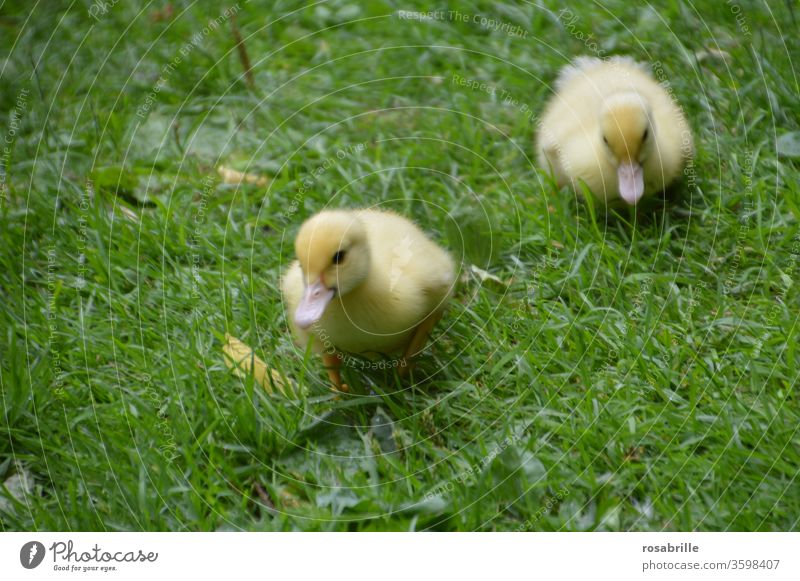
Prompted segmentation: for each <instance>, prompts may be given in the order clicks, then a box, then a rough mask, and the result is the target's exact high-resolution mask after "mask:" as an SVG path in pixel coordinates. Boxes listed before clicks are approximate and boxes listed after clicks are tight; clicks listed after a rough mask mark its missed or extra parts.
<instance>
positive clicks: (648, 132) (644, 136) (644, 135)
mask: <svg viewBox="0 0 800 581" xmlns="http://www.w3.org/2000/svg"><path fill="white" fill-rule="evenodd" d="M648 135H650V128H649V127H647V128H646V129H645V130H644V133H642V141H646V140H647V137H648Z"/></svg>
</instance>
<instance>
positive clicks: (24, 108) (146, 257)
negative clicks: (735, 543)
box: [0, 0, 800, 530]
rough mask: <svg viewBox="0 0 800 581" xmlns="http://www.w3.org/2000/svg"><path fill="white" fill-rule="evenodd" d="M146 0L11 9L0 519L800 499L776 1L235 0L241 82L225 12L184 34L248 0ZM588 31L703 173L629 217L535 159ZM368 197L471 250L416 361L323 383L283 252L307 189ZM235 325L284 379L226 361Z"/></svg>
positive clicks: (612, 509) (669, 515) (736, 519)
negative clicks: (548, 107) (405, 13)
mask: <svg viewBox="0 0 800 581" xmlns="http://www.w3.org/2000/svg"><path fill="white" fill-rule="evenodd" d="M134 4H136V3H130V5H129V4H128V3H122V2H120V3H118V4H116V5H114V6H111V7H109V8H108V11H107V13H106V14H102V15H99V17H98V19H97V20H95V19H93V18H91V17H90V15H89V13H88V11H89V9H90V7H91V6H92V5H91V4H89V2H88V1H86V0H83V1H81V2H74V3H70V2H61V3H58V2H38V3H36V4H35V6H34V5H32V4H31V3H28V2H18V3H15V2H4V3H0V30H2V34H1V35H0V39H2V40H0V43H2V57H3V58H1V59H0V80H1V82H0V107H2V115H1V116H0V118H2V120H3V122H2V125H0V127H1V128H2V130H3V138H5V137H7V136H12V135H11V134H12V133H13V136H12V137H13V139H11V141H12V142H13V144H11V145H9V146H8V147H9V149H8V150H7V151H8V153H7V154H6V155H4V158H3V160H4V161H3V166H4V167H7V176H6V177H5V178H4V180H5V182H6V183H7V186H8V187H7V189H6V190H5V193H4V196H3V200H2V206H1V208H0V221H1V223H0V245H2V248H3V252H2V253H1V254H0V261H2V262H0V293H1V294H2V297H3V299H2V306H0V321H2V323H1V324H0V329H1V330H2V335H1V336H0V352H2V367H0V388H1V391H0V395H1V396H2V397H1V398H0V407H1V408H2V414H0V434H2V435H0V483H2V482H6V484H7V487H8V486H10V487H11V488H12V490H11V491H7V490H6V489H5V488H6V487H0V498H2V499H3V500H0V524H2V529H3V530H19V529H36V530H50V529H70V530H91V529H99V530H219V529H246V530H297V529H302V530H422V529H433V530H515V529H519V528H522V529H525V530H687V529H692V530H694V529H697V530H788V529H792V530H797V529H798V528H800V527H799V526H798V515H800V481H798V478H797V474H798V469H799V467H800V437H799V436H800V434H798V426H800V403H799V401H798V377H800V375H799V374H800V371H799V370H798V366H799V365H800V352H799V351H798V343H799V342H798V337H799V336H800V333H798V304H799V303H798V301H799V300H800V293H798V289H800V264H798V260H800V226H799V222H798V220H799V219H800V196H798V191H799V189H800V188H799V187H798V181H799V179H800V171H798V163H799V162H798V159H797V157H793V155H794V156H796V155H797V154H798V152H797V151H796V148H795V150H794V151H792V149H791V147H792V144H791V143H790V142H789V140H790V139H791V136H790V137H783V136H785V135H786V134H791V133H792V132H796V131H798V130H800V127H798V117H797V107H798V81H797V71H796V70H795V69H794V68H793V63H794V62H796V60H797V59H798V57H800V49H798V45H797V43H796V41H795V40H794V38H795V37H796V30H797V18H798V17H800V14H798V11H797V10H796V9H794V8H793V6H792V3H791V2H788V1H787V2H786V3H781V2H772V3H769V5H768V4H766V3H761V2H745V1H744V0H742V2H741V6H739V5H734V4H720V3H718V2H710V1H701V2H695V3H683V2H677V1H668V2H662V3H659V4H661V6H660V7H658V8H657V9H653V8H641V7H634V6H631V5H629V3H627V2H623V1H618V0H614V1H610V0H609V1H605V0H604V1H603V2H600V3H599V4H597V5H593V4H592V5H591V6H590V5H589V4H586V5H585V6H584V5H581V6H580V7H575V8H572V9H571V10H572V12H573V14H574V16H575V17H577V19H572V18H571V17H570V19H567V18H565V17H564V15H562V18H561V20H559V18H558V16H557V10H558V8H556V9H554V10H553V11H548V10H545V9H542V8H539V7H536V6H535V5H533V4H526V3H521V4H520V5H511V4H496V3H494V2H491V3H490V2H474V3H472V2H465V3H462V4H461V5H460V6H459V7H458V8H455V7H451V8H449V9H450V10H458V11H459V12H460V13H461V14H465V15H469V16H470V17H471V15H480V16H485V17H487V18H492V19H495V20H498V21H500V22H503V23H509V25H511V26H519V27H520V28H521V29H522V30H523V31H524V32H525V34H524V35H521V36H509V35H508V34H505V33H504V32H503V31H502V30H496V31H492V30H489V29H487V28H484V27H482V26H481V25H480V23H475V22H472V21H471V18H469V19H468V20H469V21H468V22H463V21H461V20H462V19H455V18H454V19H445V20H434V21H430V22H419V21H411V20H403V19H400V18H398V16H397V12H396V11H397V10H415V9H425V8H422V6H423V5H424V3H418V2H409V3H399V2H374V3H369V4H368V5H367V6H364V5H361V4H358V3H355V2H325V3H322V4H319V5H315V6H310V7H305V8H304V7H303V4H302V3H296V4H295V3H285V2H278V3H276V5H275V6H274V7H273V8H271V9H266V8H260V7H257V6H255V3H253V4H252V5H251V4H245V3H242V4H241V6H240V9H239V10H238V15H237V21H238V26H239V28H240V29H241V34H242V37H243V38H244V39H245V41H244V42H245V44H246V47H247V52H248V54H249V57H250V60H251V61H252V66H253V81H254V82H253V84H252V86H250V85H249V83H248V82H247V80H246V78H245V77H244V76H243V74H242V73H243V68H242V63H241V61H240V58H239V55H238V53H237V50H236V47H235V44H236V42H235V40H234V37H233V35H232V34H231V28H230V22H229V21H225V22H223V23H222V24H221V25H220V26H219V27H217V28H216V29H215V30H211V29H209V30H208V33H207V34H204V32H203V27H204V26H207V23H208V21H209V20H213V19H216V18H219V17H220V15H221V14H222V13H223V11H224V10H225V8H226V7H228V6H231V5H233V3H231V4H223V5H219V4H217V3H213V2H207V3H203V4H189V3H187V2H173V3H172V6H173V7H174V12H173V14H172V16H171V17H169V16H168V15H167V16H168V17H166V18H158V16H159V14H157V10H163V9H164V8H165V6H166V3H164V2H154V3H152V5H149V6H146V7H145V8H143V9H142V10H141V12H139V11H138V10H139V9H138V8H134V7H133V5H134ZM550 4H554V3H550ZM555 4H557V3H555ZM95 6H97V5H95ZM734 6H736V7H735V8H734ZM441 8H442V9H443V10H445V11H446V10H448V8H445V7H441ZM737 9H738V11H737ZM96 12H97V9H95V13H96ZM161 14H162V15H164V14H163V13H161ZM737 15H738V16H739V22H738V23H737ZM223 18H224V17H223ZM590 32H592V33H593V34H594V39H598V40H599V44H598V45H597V47H598V48H599V49H602V50H604V51H606V54H626V55H631V56H633V57H635V58H637V59H639V60H641V61H643V62H648V63H654V62H656V61H659V62H660V63H661V67H662V68H663V75H664V79H662V80H667V81H668V82H669V84H670V87H671V90H672V91H673V92H674V94H675V96H676V97H677V98H678V99H679V101H680V102H681V104H682V105H683V107H684V108H685V110H686V112H687V114H688V116H689V118H690V120H691V124H692V127H693V130H694V132H695V139H696V144H697V150H698V151H697V159H696V161H695V165H694V173H693V174H692V175H691V176H690V177H689V178H687V179H685V180H684V182H683V183H682V184H681V185H679V186H678V187H677V188H676V189H677V192H676V196H675V197H676V199H675V200H673V201H671V202H670V203H667V204H656V205H655V206H654V207H653V208H651V209H650V210H648V211H646V212H640V213H639V214H638V215H634V214H627V213H626V214H623V215H616V214H612V215H604V214H602V213H596V212H595V211H594V208H592V207H590V206H587V205H586V204H584V203H582V202H580V201H578V200H576V199H575V198H574V196H573V195H572V194H570V193H568V192H566V191H563V192H560V193H559V192H556V191H555V190H554V188H553V187H552V184H551V183H550V182H549V181H548V179H547V177H546V175H545V174H544V173H543V172H541V171H540V169H539V168H537V167H536V166H535V163H534V162H533V160H534V157H535V156H534V152H533V141H534V135H535V130H536V123H535V115H536V114H538V112H539V111H540V110H541V107H542V105H543V102H544V100H545V99H546V98H547V97H548V95H549V94H550V92H551V84H552V82H553V80H554V78H555V76H556V74H557V71H558V69H559V68H560V67H561V66H562V65H564V64H565V63H566V62H567V60H568V59H569V58H571V57H572V56H575V55H579V54H587V53H590V49H591V46H589V47H588V48H587V44H588V45H591V44H592V42H595V40H594V39H593V40H590V41H587V40H585V38H584V40H581V38H582V37H585V35H588V34H589V33H590ZM196 34H200V37H197V39H198V40H197V46H196V47H195V48H193V49H191V50H186V51H185V52H186V54H185V55H184V56H183V57H182V59H181V62H180V63H177V64H176V65H175V66H174V68H170V67H169V65H170V63H171V62H173V59H174V58H175V57H176V56H178V55H181V49H182V48H184V47H186V45H187V43H189V42H190V40H191V39H192V37H193V35H196ZM703 51H705V54H704V53H703ZM713 51H723V53H724V58H723V56H721V54H722V53H715V52H713ZM160 75H164V77H165V82H164V83H163V84H162V85H161V86H159V90H158V91H157V92H154V87H155V86H156V85H157V82H158V79H159V76H160ZM454 75H458V77H463V78H465V79H471V80H475V81H478V82H479V83H480V82H483V83H487V84H488V85H491V86H492V87H495V88H496V90H495V91H494V94H490V93H491V91H489V90H483V89H481V88H477V89H471V88H468V87H466V86H460V85H459V84H458V82H457V78H456V82H453V79H454ZM503 91H505V92H506V93H503ZM505 95H508V96H510V101H509V102H506V103H504V102H503V101H504V96H505ZM15 110H16V111H17V113H18V114H19V121H18V122H17V121H15V119H16V118H17V117H16V116H15V113H14V111H15ZM137 112H138V113H137ZM14 126H16V127H14ZM779 143H780V147H781V148H782V150H785V152H786V155H779V154H778V144H779ZM358 144H363V147H362V148H361V149H360V150H359V149H358V148H357V146H358ZM6 145H8V144H5V143H3V144H0V151H2V148H3V147H6ZM340 150H341V151H343V153H342V154H341V157H342V159H338V158H337V152H338V151H340ZM329 159H330V160H332V161H331V162H330V163H328V164H327V166H326V160H329ZM220 165H224V166H227V167H232V168H236V169H238V170H241V171H247V172H250V173H254V174H258V175H263V176H266V177H268V178H269V180H270V181H269V184H268V186H265V187H260V186H256V185H243V186H241V187H236V186H234V185H230V184H224V183H221V182H220V179H219V177H218V174H217V171H216V168H217V167H218V166H220ZM320 168H322V169H320ZM304 181H305V182H306V183H307V189H308V191H307V192H306V193H304V194H299V193H298V191H299V188H301V187H302V185H303V182H304ZM375 204H381V205H383V206H384V207H390V208H393V209H395V210H397V211H400V212H402V213H403V214H406V215H408V216H411V217H413V218H414V219H415V220H417V222H418V223H419V224H421V225H422V226H423V227H424V228H425V229H426V230H427V231H428V232H431V233H432V234H433V235H434V236H435V237H437V239H438V240H440V241H441V242H442V243H443V244H444V245H446V246H448V247H450V248H452V249H453V250H454V252H455V253H456V254H457V255H459V258H461V259H462V261H463V264H464V265H465V268H464V270H463V274H464V276H463V278H462V282H461V284H460V287H459V290H458V293H457V295H456V299H455V300H454V301H453V304H452V307H451V309H450V310H449V312H448V314H447V315H446V317H445V318H444V320H443V321H442V323H441V324H440V326H439V327H438V328H437V331H436V335H435V343H434V344H433V346H432V348H431V349H430V350H429V351H428V352H426V354H425V355H424V356H423V357H422V358H421V361H420V365H419V368H418V370H417V372H416V373H415V379H416V383H415V384H414V385H413V387H412V385H411V382H404V381H401V380H399V379H398V378H397V377H395V375H394V374H393V373H392V372H389V371H381V370H370V371H365V372H361V371H357V372H354V371H352V370H350V371H349V372H348V377H347V380H348V382H349V383H351V384H352V385H354V386H357V387H358V388H359V390H360V393H361V395H352V396H344V397H342V398H341V399H334V398H333V397H332V396H331V394H330V393H329V392H328V391H327V387H326V382H325V372H324V370H323V368H322V365H321V363H320V362H319V361H318V360H317V359H316V358H308V357H306V355H305V354H304V353H302V352H298V350H297V349H296V348H295V347H294V346H293V344H292V342H291V338H290V336H289V334H288V331H287V327H286V319H285V312H284V309H283V305H282V303H281V298H280V292H279V285H278V283H279V275H280V272H281V271H282V269H283V268H285V266H286V265H287V264H288V262H289V261H290V260H291V258H292V244H291V243H292V239H293V236H294V233H295V232H296V230H297V228H298V226H299V225H300V223H301V222H302V221H303V220H304V219H305V218H306V217H308V216H310V215H311V214H313V213H314V212H316V211H318V210H320V209H322V208H324V207H326V206H327V205H331V206H335V207H356V206H365V205H375ZM482 208H484V209H485V213H484V211H483V209H482ZM489 231H490V234H487V232H489ZM462 235H463V236H464V240H463V241H462V240H461V236H462ZM490 244H491V250H490ZM462 249H463V251H462ZM469 264H478V265H480V266H482V267H484V268H485V269H486V270H487V271H489V272H490V273H491V274H492V275H494V276H496V277H497V278H498V279H499V281H498V280H493V279H488V280H485V281H481V280H480V278H479V276H477V275H476V274H475V273H474V272H473V271H472V270H471V269H470V268H469V266H468V265H469ZM226 332H228V333H231V334H232V335H234V336H237V337H239V338H241V339H242V340H243V341H245V342H247V343H249V344H251V345H254V346H256V350H257V353H258V354H259V355H260V356H262V357H263V358H264V359H265V360H266V361H267V362H268V363H269V364H270V365H272V366H273V367H275V368H277V369H279V370H280V371H281V372H282V373H284V374H285V375H286V376H287V377H289V378H292V379H293V380H294V381H297V382H298V383H299V384H301V385H302V386H304V387H306V388H307V389H306V391H305V394H304V395H303V396H302V397H300V398H298V399H294V400H292V399H287V398H281V397H277V396H269V395H267V394H266V393H265V392H264V390H263V389H261V388H260V387H258V386H254V385H253V382H252V380H251V379H250V380H243V379H239V378H237V377H235V376H234V375H232V374H231V373H230V372H229V371H228V370H227V368H226V366H225V364H224V361H223V358H222V354H221V346H222V341H223V337H224V334H225V333H226ZM20 479H22V480H24V481H25V482H27V484H28V487H27V492H21V491H20V486H19V485H18V483H19V482H20ZM15 482H16V483H17V484H14V483H15Z"/></svg>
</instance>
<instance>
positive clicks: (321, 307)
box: [294, 280, 336, 329]
mask: <svg viewBox="0 0 800 581" xmlns="http://www.w3.org/2000/svg"><path fill="white" fill-rule="evenodd" d="M335 294H336V291H334V290H333V289H332V288H328V287H326V286H325V285H324V284H322V282H321V281H319V280H318V281H317V282H315V283H314V284H310V285H307V286H306V288H305V290H304V291H303V298H301V299H300V304H299V305H297V310H296V311H295V312H294V322H295V323H296V324H297V326H298V327H300V328H301V329H308V328H309V327H310V326H311V325H313V324H314V323H316V322H317V321H319V320H320V319H321V318H322V315H323V314H324V313H325V308H326V307H327V306H328V303H330V302H331V299H332V298H333V295H335Z"/></svg>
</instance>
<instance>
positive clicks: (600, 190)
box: [537, 57, 693, 205]
mask: <svg viewBox="0 0 800 581" xmlns="http://www.w3.org/2000/svg"><path fill="white" fill-rule="evenodd" d="M537 152H538V157H539V163H540V164H541V165H542V166H543V167H548V166H549V167H551V168H552V170H553V173H554V176H555V178H556V181H557V182H558V185H559V187H560V186H564V185H571V186H572V187H573V188H574V189H576V191H578V192H580V191H581V189H580V183H581V182H584V183H585V184H586V185H587V186H588V187H589V189H590V190H591V191H592V192H593V193H594V195H595V196H597V197H598V198H599V199H600V200H604V201H606V202H610V203H614V202H618V201H624V202H626V203H628V204H631V205H634V204H636V203H638V201H639V200H640V199H641V198H643V197H645V196H648V195H650V194H653V193H657V192H660V191H663V190H664V189H666V188H667V187H668V186H669V185H670V183H672V182H673V181H674V180H675V178H677V177H678V176H679V175H680V174H681V173H682V171H683V167H684V165H685V163H686V161H687V160H688V159H689V158H690V157H691V156H692V153H693V144H692V134H691V130H690V128H689V125H688V123H687V122H686V119H685V117H684V115H683V113H682V111H681V109H680V107H679V106H678V105H677V103H675V102H674V101H673V99H672V98H671V97H670V95H669V94H668V93H667V92H666V91H665V90H664V88H663V87H662V86H661V85H659V84H658V83H656V81H655V80H654V79H653V78H652V77H651V76H650V75H649V74H648V73H647V72H646V71H645V70H644V69H643V68H642V67H641V66H640V65H638V64H637V63H636V62H634V61H633V60H631V59H628V58H623V57H615V58H612V59H609V60H600V59H596V58H587V57H583V58H579V59H577V60H576V61H575V62H574V64H572V65H570V66H568V67H566V68H565V69H564V70H563V71H562V73H561V75H560V76H559V79H558V81H557V91H556V94H555V95H554V96H553V98H552V99H551V101H550V102H549V104H548V106H547V108H546V110H545V113H544V115H543V116H542V122H541V126H540V130H539V135H538V140H537Z"/></svg>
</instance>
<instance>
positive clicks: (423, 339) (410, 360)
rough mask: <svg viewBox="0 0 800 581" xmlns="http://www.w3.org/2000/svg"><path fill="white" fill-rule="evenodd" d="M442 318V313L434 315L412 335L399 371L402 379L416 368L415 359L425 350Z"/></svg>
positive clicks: (423, 322) (422, 323)
mask: <svg viewBox="0 0 800 581" xmlns="http://www.w3.org/2000/svg"><path fill="white" fill-rule="evenodd" d="M441 318H442V313H441V312H439V313H434V314H432V315H431V316H430V317H428V318H427V319H425V320H424V321H422V322H421V323H420V324H419V325H418V326H417V328H416V329H414V333H413V334H412V335H411V341H409V342H408V347H406V352H405V353H404V354H403V360H402V365H401V366H400V369H399V370H398V373H399V374H400V377H406V376H407V375H408V374H409V373H410V372H411V368H412V367H413V366H414V357H416V356H417V355H419V354H420V353H421V352H422V350H423V349H424V348H425V344H426V343H427V342H428V337H429V336H430V334H431V331H433V328H434V327H435V326H436V323H438V322H439V320H440V319H441Z"/></svg>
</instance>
